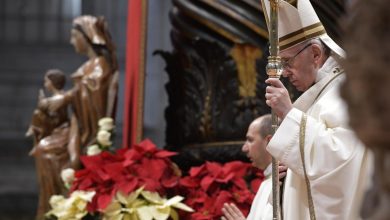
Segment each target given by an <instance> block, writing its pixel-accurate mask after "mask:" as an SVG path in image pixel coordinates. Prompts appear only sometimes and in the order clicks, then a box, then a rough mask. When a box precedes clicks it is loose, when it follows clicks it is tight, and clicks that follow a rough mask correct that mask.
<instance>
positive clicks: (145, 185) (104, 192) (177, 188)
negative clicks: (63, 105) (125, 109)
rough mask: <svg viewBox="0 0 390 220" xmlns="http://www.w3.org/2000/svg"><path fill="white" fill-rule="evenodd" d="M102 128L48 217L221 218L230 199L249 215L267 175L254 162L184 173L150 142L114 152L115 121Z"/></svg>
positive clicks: (209, 166)
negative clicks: (252, 164) (252, 163)
mask: <svg viewBox="0 0 390 220" xmlns="http://www.w3.org/2000/svg"><path fill="white" fill-rule="evenodd" d="M99 128H100V129H99V132H98V134H97V144H96V145H92V146H90V147H88V148H87V155H85V156H82V157H81V158H80V160H81V163H82V164H83V169H81V170H77V171H74V170H72V169H65V170H63V172H62V173H61V176H62V179H63V181H64V184H65V186H67V187H68V189H69V196H68V198H65V197H64V196H62V195H55V196H52V198H51V199H50V204H51V206H52V210H50V211H49V212H48V213H47V215H46V216H47V217H48V218H53V219H59V220H62V219H107V220H111V219H115V220H117V219H118V220H121V219H126V220H153V219H156V220H165V219H173V220H176V219H193V220H201V219H220V217H221V215H222V212H221V209H222V206H223V204H224V203H225V202H234V203H235V204H236V205H237V206H238V207H239V208H240V209H241V211H242V212H243V213H244V215H247V214H248V212H249V209H250V206H251V203H252V200H253V198H254V194H255V192H256V191H257V189H258V187H259V185H260V183H261V181H262V179H263V176H262V173H261V172H260V171H258V170H256V169H255V168H253V167H252V166H251V165H250V164H249V163H243V162H240V161H233V162H229V163H226V164H224V165H222V164H219V163H215V162H206V163H205V164H203V165H202V166H199V167H193V168H191V169H190V171H189V173H188V175H186V176H183V175H182V172H181V170H180V169H179V168H178V167H177V166H176V164H175V163H173V162H172V161H171V160H170V157H171V156H173V155H176V154H177V153H175V152H170V151H166V150H163V149H158V148H156V146H155V145H154V144H153V143H152V142H151V141H150V140H144V141H142V142H141V143H139V144H136V145H134V146H132V147H131V148H127V149H118V150H116V151H112V150H111V149H110V146H111V145H112V142H111V138H112V132H113V130H114V125H113V120H112V119H110V118H103V119H101V120H100V121H99ZM248 183H249V184H248ZM183 195H185V197H184V196H183Z"/></svg>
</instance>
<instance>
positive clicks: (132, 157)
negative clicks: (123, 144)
mask: <svg viewBox="0 0 390 220" xmlns="http://www.w3.org/2000/svg"><path fill="white" fill-rule="evenodd" d="M124 157H125V161H137V160H140V159H142V157H143V156H142V154H141V153H140V152H138V151H136V150H134V149H130V150H128V151H127V152H126V153H125V155H124Z"/></svg>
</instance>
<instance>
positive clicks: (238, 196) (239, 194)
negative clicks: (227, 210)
mask: <svg viewBox="0 0 390 220" xmlns="http://www.w3.org/2000/svg"><path fill="white" fill-rule="evenodd" d="M231 193H232V195H233V198H234V200H235V201H236V204H245V203H246V204H251V203H252V200H253V198H254V194H253V193H251V192H250V191H249V190H248V189H239V188H235V187H234V188H233V189H231Z"/></svg>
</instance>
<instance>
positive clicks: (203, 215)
mask: <svg viewBox="0 0 390 220" xmlns="http://www.w3.org/2000/svg"><path fill="white" fill-rule="evenodd" d="M263 179H264V176H263V174H262V172H260V170H257V169H255V168H253V167H252V166H251V164H249V163H244V162H241V161H232V162H228V163H225V164H220V163H216V162H206V163H205V164H203V165H201V166H199V167H193V168H191V169H190V171H189V175H188V176H185V177H183V178H181V179H180V184H179V187H180V188H181V190H182V192H184V193H185V195H187V197H186V198H187V199H186V200H185V201H184V202H185V203H186V204H187V205H188V206H190V207H192V208H193V209H194V210H195V212H194V213H186V215H187V217H186V219H192V220H206V219H207V220H211V219H220V218H221V216H222V207H223V204H224V203H235V204H236V205H237V207H238V208H239V209H240V210H241V211H242V212H243V214H244V215H245V216H246V215H247V214H248V213H249V210H250V207H251V204H252V201H253V199H254V195H255V193H256V192H257V189H258V188H259V186H260V183H261V181H262V180H263Z"/></svg>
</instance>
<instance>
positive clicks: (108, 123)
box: [98, 117, 114, 131]
mask: <svg viewBox="0 0 390 220" xmlns="http://www.w3.org/2000/svg"><path fill="white" fill-rule="evenodd" d="M98 125H99V128H100V130H105V131H111V130H113V129H114V120H113V119H112V118H109V117H105V118H101V119H100V120H99V122H98Z"/></svg>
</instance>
